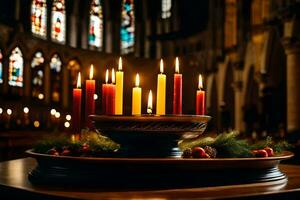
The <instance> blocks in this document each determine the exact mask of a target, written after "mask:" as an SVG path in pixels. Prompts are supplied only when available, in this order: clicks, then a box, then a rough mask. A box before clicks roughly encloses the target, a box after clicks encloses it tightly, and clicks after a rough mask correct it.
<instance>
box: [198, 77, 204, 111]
mask: <svg viewBox="0 0 300 200" xmlns="http://www.w3.org/2000/svg"><path fill="white" fill-rule="evenodd" d="M202 89H203V82H202V76H201V75H199V82H198V90H197V94H196V114H197V115H204V114H205V91H203V90H202Z"/></svg>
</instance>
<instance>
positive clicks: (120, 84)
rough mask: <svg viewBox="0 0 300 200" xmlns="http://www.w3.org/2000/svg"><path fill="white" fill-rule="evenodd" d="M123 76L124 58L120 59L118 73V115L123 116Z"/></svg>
mask: <svg viewBox="0 0 300 200" xmlns="http://www.w3.org/2000/svg"><path fill="white" fill-rule="evenodd" d="M123 76H124V72H123V71H122V58H121V57H120V58H119V67H118V71H117V72H116V106H115V108H116V110H115V114H116V115H122V114H123Z"/></svg>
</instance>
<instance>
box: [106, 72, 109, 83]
mask: <svg viewBox="0 0 300 200" xmlns="http://www.w3.org/2000/svg"><path fill="white" fill-rule="evenodd" d="M108 75H109V71H108V69H107V70H106V73H105V83H107V82H108Z"/></svg>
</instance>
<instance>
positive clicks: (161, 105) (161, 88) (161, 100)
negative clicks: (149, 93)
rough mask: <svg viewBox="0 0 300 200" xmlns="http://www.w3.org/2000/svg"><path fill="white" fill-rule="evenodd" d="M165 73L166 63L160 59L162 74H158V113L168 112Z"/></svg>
mask: <svg viewBox="0 0 300 200" xmlns="http://www.w3.org/2000/svg"><path fill="white" fill-rule="evenodd" d="M163 73H164V63H163V60H162V59H161V60H160V74H158V76H157V98H156V114H157V115H165V114H166V75H165V74H163Z"/></svg>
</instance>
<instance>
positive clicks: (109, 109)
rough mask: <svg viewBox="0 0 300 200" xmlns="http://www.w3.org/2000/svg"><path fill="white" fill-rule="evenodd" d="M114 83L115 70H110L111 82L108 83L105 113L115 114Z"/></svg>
mask: <svg viewBox="0 0 300 200" xmlns="http://www.w3.org/2000/svg"><path fill="white" fill-rule="evenodd" d="M115 101H116V85H115V70H114V68H113V69H112V70H111V84H108V87H107V95H106V114H108V115H114V114H115V104H116V102H115Z"/></svg>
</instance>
